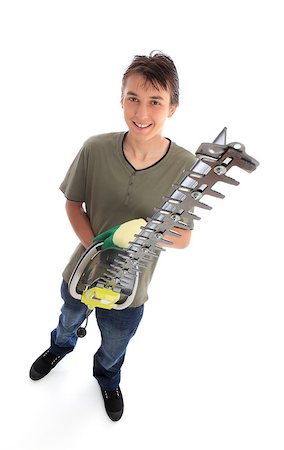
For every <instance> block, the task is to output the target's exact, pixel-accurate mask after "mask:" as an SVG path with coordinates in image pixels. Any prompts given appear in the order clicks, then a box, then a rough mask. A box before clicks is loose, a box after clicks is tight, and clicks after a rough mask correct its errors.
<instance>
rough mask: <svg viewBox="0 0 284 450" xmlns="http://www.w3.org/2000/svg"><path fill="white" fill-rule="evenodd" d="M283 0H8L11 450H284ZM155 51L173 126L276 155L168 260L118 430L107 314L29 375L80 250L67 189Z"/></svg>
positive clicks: (4, 104) (5, 292) (4, 101)
mask: <svg viewBox="0 0 284 450" xmlns="http://www.w3.org/2000/svg"><path fill="white" fill-rule="evenodd" d="M280 3H281V2H280V1H276V0H270V1H269V2H268V1H267V2H264V1H262V0H258V1H249V0H246V1H243V0H239V1H236V2H230V1H222V0H217V1H212V2H211V1H209V0H208V1H206V0H200V1H195V2H193V1H189V2H185V1H178V0H177V1H175V2H172V1H167V0H163V1H162V0H157V1H148V0H144V1H143V2H131V1H128V0H127V1H104V2H98V1H86V0H80V1H73V0H68V1H67V0H56V1H54V0H49V1H40V0H37V1H31V0H26V1H16V0H9V1H8V0H7V1H2V2H1V7H0V33H1V36H0V41H1V98H0V105H1V106H0V107H1V125H0V126H1V137H0V139H1V177H0V183H1V186H0V187H1V191H0V192H1V198H2V212H1V260H2V263H1V267H2V268H1V288H2V289H1V302H2V308H1V313H2V314H1V317H2V323H1V372H0V374H1V383H0V388H1V395H0V402H1V411H2V419H1V434H0V440H1V441H0V448H1V450H10V449H13V450H65V449H66V450H67V449H68V450H75V449H76V450H77V449H79V448H80V449H81V448H82V449H85V450H90V449H95V448H104V449H106V450H108V449H114V448H115V449H117V450H120V449H123V450H128V449H133V448H135V449H136V450H140V449H143V450H144V449H145V448H158V449H161V448H164V447H165V446H168V447H174V448H180V449H190V450H204V449H206V450H208V449H218V450H228V449H229V450H235V449H237V450H239V449H242V450H253V449H257V450H264V449H265V450H266V449H267V450H268V449H269V450H270V449H274V450H280V449H281V450H283V448H284V436H283V419H284V411H283V404H284V388H283V379H284V370H283V312H284V308H283V293H282V291H283V289H282V277H283V238H282V229H283V219H282V218H280V214H281V209H282V204H283V203H282V202H283V200H281V198H282V196H281V194H282V191H283V184H282V183H281V177H283V175H282V174H283V138H282V135H283V131H282V130H283V100H284V97H283V79H284V73H283V39H284V36H283V14H282V12H280ZM152 49H159V50H162V51H164V52H165V53H168V54H169V55H170V56H171V57H172V58H173V59H174V61H175V63H176V66H177V68H178V71H179V75H180V84H181V98H180V101H181V104H180V107H179V110H178V111H177V113H176V115H175V116H174V117H173V118H172V119H171V120H170V122H169V123H168V125H167V129H166V130H165V134H166V135H167V136H169V137H171V138H172V139H173V140H174V141H175V142H177V143H178V144H180V145H183V146H185V147H186V148H188V149H190V150H191V151H193V152H195V151H196V149H197V148H198V146H199V144H200V143H201V142H210V141H211V140H212V139H214V137H215V136H216V135H217V134H218V133H219V131H221V129H222V128H223V127H224V126H227V127H228V141H229V142H232V141H240V142H242V143H243V144H245V146H246V150H247V152H248V153H249V154H250V155H252V156H254V157H255V158H256V159H258V160H259V161H260V166H259V168H258V169H257V170H256V171H255V172H254V173H253V174H247V173H245V172H242V171H239V172H238V174H237V175H236V178H237V179H238V180H239V181H241V184H240V186H239V187H225V186H224V189H223V188H220V190H221V189H222V192H223V193H225V194H226V198H225V199H224V200H218V201H216V202H214V208H213V210H212V211H211V212H210V213H206V214H204V213H203V212H202V211H201V216H202V220H201V221H200V222H198V223H196V226H195V231H194V233H193V238H192V244H191V245H190V247H188V248H187V249H186V250H184V251H178V250H172V251H170V250H168V251H167V252H166V254H165V255H164V256H163V258H162V259H161V261H160V264H159V267H158V269H157V272H156V276H155V278H154V280H153V282H152V284H151V287H150V298H151V299H150V301H149V302H148V303H147V305H146V308H145V316H144V319H143V322H142V324H141V327H140V328H139V331H138V332H137V335H136V337H135V338H134V340H133V341H132V342H131V344H130V346H129V351H128V355H127V359H126V362H125V365H124V368H123V378H122V383H121V387H122V390H123V393H124V398H125V414H124V416H123V419H122V420H121V421H120V422H118V423H112V422H110V421H109V420H108V418H107V416H106V414H105V412H104V410H103V404H102V399H101V396H100V392H99V388H98V386H97V384H96V382H95V381H94V380H93V378H92V355H93V353H94V352H95V351H96V349H97V347H98V345H99V342H100V341H99V334H98V330H97V327H96V323H95V319H94V317H91V319H90V324H89V327H88V335H87V337H86V338H85V339H84V340H83V341H80V342H79V345H78V347H77V348H76V351H75V352H74V353H73V354H72V355H70V356H68V357H66V359H65V360H64V361H62V363H61V364H60V365H58V366H57V368H56V369H55V370H54V371H53V372H52V373H51V374H50V375H49V377H47V378H46V379H44V380H42V381H39V382H37V383H36V382H32V381H31V380H29V378H28V372H29V368H30V365H31V363H32V362H33V360H34V359H35V358H36V357H37V356H38V355H39V354H40V353H41V352H42V351H43V350H45V349H46V348H47V347H48V345H49V332H50V330H51V329H52V328H53V327H55V326H56V324H57V317H58V313H59V308H60V306H61V299H60V296H59V286H60V283H61V272H62V269H63V267H64V266H65V264H66V262H67V261H68V258H69V256H70V254H71V253H72V251H73V247H74V246H75V244H76V243H77V239H76V237H75V236H74V234H73V232H72V230H71V227H70V225H69V223H68V220H67V218H66V214H65V210H64V203H65V201H64V197H63V196H62V194H61V193H60V191H59V189H58V186H59V184H60V182H61V181H62V179H63V177H64V175H65V173H66V170H67V168H68V167H69V165H70V163H71V161H72V160H73V158H74V156H75V154H76V153H77V151H78V150H79V148H80V147H81V145H82V143H83V142H84V140H85V139H87V138H88V137H89V136H91V135H93V134H98V133H102V132H108V131H119V130H124V129H125V125H124V122H123V117H122V110H121V108H120V103H119V101H120V82H121V77H122V74H123V71H124V70H125V68H126V67H127V65H128V64H129V63H130V61H131V59H132V57H133V56H134V55H135V54H149V52H150V51H151V50H152ZM211 204H212V205H213V203H212V202H211Z"/></svg>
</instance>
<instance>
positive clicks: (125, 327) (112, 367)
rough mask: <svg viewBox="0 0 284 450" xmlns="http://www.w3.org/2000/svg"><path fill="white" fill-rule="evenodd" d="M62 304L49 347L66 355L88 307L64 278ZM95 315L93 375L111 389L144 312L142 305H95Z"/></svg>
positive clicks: (54, 352) (71, 349)
mask: <svg viewBox="0 0 284 450" xmlns="http://www.w3.org/2000/svg"><path fill="white" fill-rule="evenodd" d="M61 296H62V298H63V300H64V304H63V306H62V308H61V314H60V317H59V323H58V325H57V328H56V329H55V330H53V331H52V332H51V346H50V349H49V350H50V351H51V353H53V354H54V355H57V356H65V355H66V354H67V353H70V352H72V351H73V350H74V347H75V345H76V343H77V340H78V337H77V335H76V331H77V329H78V327H79V326H80V325H81V324H82V323H83V322H84V320H85V317H86V312H87V307H86V305H84V304H83V303H81V302H80V301H79V300H77V299H75V298H73V297H71V295H70V294H69V291H68V286H67V283H66V282H65V281H63V283H62V285H61ZM95 311H96V319H97V323H98V326H99V329H100V332H101V346H100V348H99V349H98V351H97V352H96V354H95V355H94V366H93V375H94V377H95V378H96V379H97V381H98V383H99V385H100V386H101V388H102V389H106V390H113V389H115V388H117V387H118V385H119V383H120V374H121V366H122V364H123V361H124V358H125V353H126V348H127V345H128V343H129V341H130V339H131V338H132V337H133V336H134V334H135V332H136V330H137V328H138V326H139V323H140V321H141V319H142V316H143V311H144V306H143V305H142V306H139V307H137V308H126V309H122V310H116V309H110V310H108V309H102V308H96V310H95Z"/></svg>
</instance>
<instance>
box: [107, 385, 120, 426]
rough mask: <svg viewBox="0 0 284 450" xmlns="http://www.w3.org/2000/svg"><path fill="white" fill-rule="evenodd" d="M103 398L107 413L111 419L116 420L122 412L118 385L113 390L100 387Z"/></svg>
mask: <svg viewBox="0 0 284 450" xmlns="http://www.w3.org/2000/svg"><path fill="white" fill-rule="evenodd" d="M102 394H103V399H104V402H105V409H106V412H107V415H108V416H109V418H110V419H111V420H113V421H114V422H116V421H117V420H119V419H120V418H121V416H122V414H123V406H124V405H123V398H122V393H121V390H120V388H119V387H117V388H116V389H115V390H114V391H106V390H104V389H102Z"/></svg>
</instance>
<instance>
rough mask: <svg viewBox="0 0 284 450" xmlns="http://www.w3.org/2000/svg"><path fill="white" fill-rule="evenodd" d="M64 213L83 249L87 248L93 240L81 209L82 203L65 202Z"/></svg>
mask: <svg viewBox="0 0 284 450" xmlns="http://www.w3.org/2000/svg"><path fill="white" fill-rule="evenodd" d="M65 207H66V212H67V216H68V218H69V220H70V223H71V225H72V228H73V230H74V231H75V233H76V235H77V236H78V238H79V239H80V241H81V243H82V244H83V246H84V247H85V248H88V247H89V246H90V245H91V243H92V241H93V238H94V233H93V230H92V228H91V224H90V220H89V217H88V215H87V214H86V212H85V210H84V208H83V202H73V201H71V200H66V206H65Z"/></svg>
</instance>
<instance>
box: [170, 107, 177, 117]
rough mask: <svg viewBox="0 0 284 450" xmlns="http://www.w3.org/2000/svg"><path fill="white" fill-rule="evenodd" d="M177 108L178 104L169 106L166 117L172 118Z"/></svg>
mask: <svg viewBox="0 0 284 450" xmlns="http://www.w3.org/2000/svg"><path fill="white" fill-rule="evenodd" d="M177 107H178V104H176V105H171V106H170V109H169V114H168V117H172V115H173V114H174V113H175V112H176V110H177Z"/></svg>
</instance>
